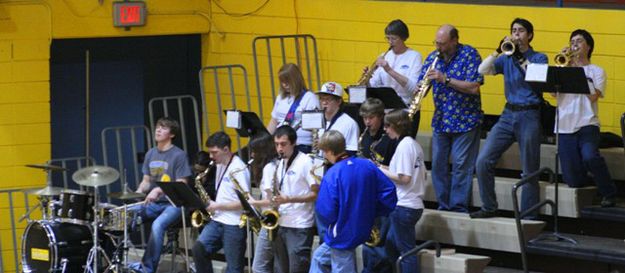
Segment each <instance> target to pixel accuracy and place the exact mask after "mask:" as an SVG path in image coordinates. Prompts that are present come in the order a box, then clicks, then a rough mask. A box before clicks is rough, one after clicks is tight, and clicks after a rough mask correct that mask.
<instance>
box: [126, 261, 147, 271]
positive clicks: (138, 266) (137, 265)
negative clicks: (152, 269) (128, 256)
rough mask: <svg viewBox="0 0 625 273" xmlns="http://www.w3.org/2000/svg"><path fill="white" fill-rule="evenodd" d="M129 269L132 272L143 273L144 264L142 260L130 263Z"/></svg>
mask: <svg viewBox="0 0 625 273" xmlns="http://www.w3.org/2000/svg"><path fill="white" fill-rule="evenodd" d="M128 270H129V271H130V272H132V273H143V272H144V271H143V266H142V265H141V263H140V262H135V263H130V264H129V265H128Z"/></svg>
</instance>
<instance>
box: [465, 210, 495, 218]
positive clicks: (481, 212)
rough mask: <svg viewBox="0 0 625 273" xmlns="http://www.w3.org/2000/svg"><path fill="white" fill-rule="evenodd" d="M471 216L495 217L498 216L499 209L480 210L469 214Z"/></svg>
mask: <svg viewBox="0 0 625 273" xmlns="http://www.w3.org/2000/svg"><path fill="white" fill-rule="evenodd" d="M469 216H470V217H471V218H493V217H497V211H496V210H493V211H485V210H479V211H476V212H472V213H471V214H469Z"/></svg>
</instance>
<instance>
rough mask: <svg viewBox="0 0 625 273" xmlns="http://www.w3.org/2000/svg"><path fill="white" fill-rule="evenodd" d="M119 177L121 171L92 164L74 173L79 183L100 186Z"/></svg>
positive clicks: (74, 178)
mask: <svg viewBox="0 0 625 273" xmlns="http://www.w3.org/2000/svg"><path fill="white" fill-rule="evenodd" d="M117 179H119V172H118V171H117V170H115V169H113V168H111V167H107V166H91V167H87V168H82V169H80V170H78V171H76V172H75V173H74V174H73V175H72V180H74V182H76V183H77V184H78V185H83V186H87V187H99V186H105V185H108V184H111V183H113V182H115V181H116V180H117Z"/></svg>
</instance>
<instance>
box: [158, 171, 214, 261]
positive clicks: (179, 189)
mask: <svg viewBox="0 0 625 273" xmlns="http://www.w3.org/2000/svg"><path fill="white" fill-rule="evenodd" d="M156 185H157V186H159V187H160V188H161V190H163V192H164V193H165V196H166V197H167V200H169V202H170V203H171V204H172V205H173V206H174V207H179V208H180V209H181V210H182V236H183V237H184V253H185V262H186V267H187V268H186V269H187V271H186V272H190V268H189V244H188V242H187V221H186V218H187V215H186V211H185V208H191V209H203V208H204V204H203V203H202V200H200V198H198V197H197V196H196V195H195V194H194V193H193V191H192V190H191V188H190V187H189V186H188V185H187V184H186V183H182V182H156ZM174 251H175V250H174ZM173 262H175V261H172V263H173Z"/></svg>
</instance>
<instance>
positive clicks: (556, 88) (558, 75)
mask: <svg viewBox="0 0 625 273" xmlns="http://www.w3.org/2000/svg"><path fill="white" fill-rule="evenodd" d="M526 81H527V79H526ZM527 83H528V84H529V85H530V86H531V87H532V89H534V90H535V91H539V92H543V93H544V92H552V93H555V94H556V118H555V119H556V124H555V131H556V134H555V135H556V149H555V151H556V152H555V171H554V173H555V177H554V184H555V187H554V191H555V193H554V199H555V205H554V207H553V210H554V211H553V214H554V222H553V234H549V235H546V236H539V237H537V238H536V239H534V240H542V239H545V237H547V236H553V237H555V239H556V240H558V241H559V240H564V241H568V242H570V243H572V244H577V241H575V240H574V239H572V238H569V237H566V236H563V235H561V234H559V232H558V206H559V204H558V199H559V197H558V184H559V183H558V173H559V166H560V165H559V163H560V158H559V156H560V155H559V148H558V144H559V136H560V133H559V132H558V130H559V128H560V124H559V119H560V115H559V105H558V103H557V102H558V98H559V95H560V93H565V94H590V90H589V89H588V82H587V79H586V74H585V73H584V68H582V67H559V66H549V67H548V68H547V75H546V77H545V80H544V81H527Z"/></svg>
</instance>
